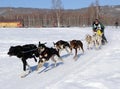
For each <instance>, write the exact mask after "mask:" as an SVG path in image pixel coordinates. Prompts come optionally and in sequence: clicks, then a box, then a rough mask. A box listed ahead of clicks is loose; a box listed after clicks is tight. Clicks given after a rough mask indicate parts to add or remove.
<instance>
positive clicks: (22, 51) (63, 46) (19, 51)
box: [8, 33, 102, 77]
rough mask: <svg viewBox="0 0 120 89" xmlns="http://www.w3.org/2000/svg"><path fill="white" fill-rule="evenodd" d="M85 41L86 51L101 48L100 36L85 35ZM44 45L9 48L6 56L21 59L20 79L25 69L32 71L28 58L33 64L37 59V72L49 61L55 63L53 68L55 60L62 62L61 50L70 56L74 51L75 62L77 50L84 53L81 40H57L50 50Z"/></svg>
mask: <svg viewBox="0 0 120 89" xmlns="http://www.w3.org/2000/svg"><path fill="white" fill-rule="evenodd" d="M85 40H86V42H87V47H88V49H92V48H93V47H96V48H100V47H101V41H102V37H101V36H100V35H97V33H96V34H94V35H93V36H91V35H89V34H87V35H86V37H85ZM45 44H47V43H41V42H39V44H38V46H36V45H35V44H26V45H23V46H21V45H17V46H11V47H10V49H9V52H8V55H9V56H16V57H18V58H21V61H22V63H23V71H24V74H23V75H22V76H21V77H24V76H25V75H26V74H27V72H26V67H28V69H29V71H28V72H29V73H30V72H31V71H32V70H31V68H30V66H29V64H28V63H27V61H26V60H27V59H28V58H34V60H35V62H37V59H36V57H38V58H39V61H38V65H37V69H36V70H39V68H41V67H42V66H43V65H44V63H45V62H46V61H48V60H49V59H51V60H52V61H53V62H54V63H55V66H56V62H57V59H59V60H60V61H62V62H63V59H62V58H61V56H60V52H61V51H62V50H66V51H67V52H68V53H69V54H72V49H74V50H75V53H74V57H73V58H74V59H75V60H77V57H78V56H77V55H78V49H79V50H80V49H81V50H82V53H84V49H83V43H82V41H81V40H71V41H70V42H67V41H64V40H59V41H57V42H56V43H54V42H53V45H54V47H51V48H50V47H47V46H46V45H45ZM55 56H57V59H55Z"/></svg>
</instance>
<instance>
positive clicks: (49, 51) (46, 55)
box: [37, 42, 63, 70]
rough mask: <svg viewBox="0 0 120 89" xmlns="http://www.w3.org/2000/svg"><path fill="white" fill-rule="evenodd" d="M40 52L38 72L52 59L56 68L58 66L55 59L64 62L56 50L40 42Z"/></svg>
mask: <svg viewBox="0 0 120 89" xmlns="http://www.w3.org/2000/svg"><path fill="white" fill-rule="evenodd" d="M38 51H39V59H40V60H39V62H38V67H37V70H38V69H39V68H40V67H42V66H43V64H44V63H45V62H46V61H48V60H49V59H50V58H51V60H52V61H54V62H55V66H56V60H55V59H54V57H55V56H57V57H58V58H59V59H60V60H61V61H63V60H62V59H61V57H60V55H59V52H58V51H57V50H56V49H54V48H49V47H46V46H45V44H41V43H40V42H39V45H38Z"/></svg>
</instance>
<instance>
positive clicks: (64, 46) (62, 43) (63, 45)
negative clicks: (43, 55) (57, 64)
mask: <svg viewBox="0 0 120 89" xmlns="http://www.w3.org/2000/svg"><path fill="white" fill-rule="evenodd" d="M53 44H54V47H55V48H56V49H57V50H58V51H61V50H63V49H65V50H66V51H67V52H69V51H68V49H69V50H70V44H69V43H68V42H67V41H63V40H59V41H57V42H56V43H54V42H53ZM69 53H70V52H69Z"/></svg>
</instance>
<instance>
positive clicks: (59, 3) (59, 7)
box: [52, 0, 63, 27]
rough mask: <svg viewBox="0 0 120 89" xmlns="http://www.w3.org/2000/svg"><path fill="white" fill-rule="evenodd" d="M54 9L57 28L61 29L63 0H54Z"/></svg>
mask: <svg viewBox="0 0 120 89" xmlns="http://www.w3.org/2000/svg"><path fill="white" fill-rule="evenodd" d="M52 9H53V12H55V15H56V20H57V26H58V27H60V18H61V11H62V9H63V6H62V1H61V0H52Z"/></svg>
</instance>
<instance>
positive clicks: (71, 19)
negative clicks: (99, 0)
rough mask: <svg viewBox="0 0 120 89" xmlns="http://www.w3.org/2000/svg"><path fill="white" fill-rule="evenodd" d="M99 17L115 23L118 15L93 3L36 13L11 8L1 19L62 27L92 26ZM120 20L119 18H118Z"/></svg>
mask: <svg viewBox="0 0 120 89" xmlns="http://www.w3.org/2000/svg"><path fill="white" fill-rule="evenodd" d="M96 18H99V19H100V20H101V21H102V22H103V23H104V24H105V25H114V23H115V21H116V20H117V19H118V17H114V16H112V15H108V14H104V13H102V9H101V7H98V6H97V7H96V6H94V5H91V6H90V7H89V8H86V9H84V10H83V11H82V10H64V9H59V10H58V9H49V10H43V11H37V12H34V13H24V14H23V13H21V14H20V13H19V14H17V13H15V12H14V11H12V10H9V13H8V14H7V15H6V16H0V21H7V20H16V21H18V20H19V21H21V23H22V24H23V26H24V27H57V26H58V20H59V25H60V26H62V27H69V26H72V27H73V26H91V24H92V22H93V21H94V19H96ZM118 21H119V20H118Z"/></svg>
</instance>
